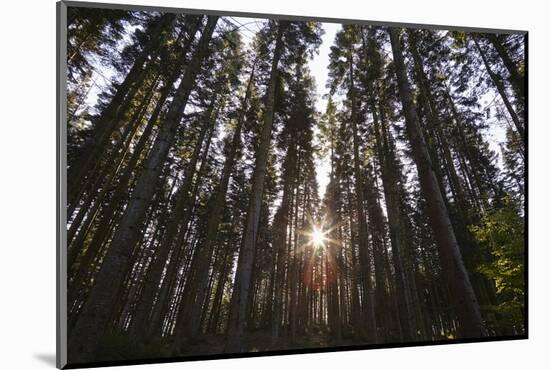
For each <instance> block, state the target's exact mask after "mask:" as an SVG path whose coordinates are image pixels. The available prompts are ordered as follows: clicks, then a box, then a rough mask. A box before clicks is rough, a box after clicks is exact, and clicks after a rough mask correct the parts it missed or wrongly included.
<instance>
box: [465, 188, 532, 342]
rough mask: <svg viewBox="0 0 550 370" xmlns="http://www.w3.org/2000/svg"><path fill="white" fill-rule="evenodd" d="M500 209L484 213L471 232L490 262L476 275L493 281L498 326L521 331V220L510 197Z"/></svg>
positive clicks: (522, 233)
mask: <svg viewBox="0 0 550 370" xmlns="http://www.w3.org/2000/svg"><path fill="white" fill-rule="evenodd" d="M502 204H503V207H502V208H499V209H496V210H493V211H490V212H486V213H485V214H483V215H482V217H481V223H480V225H476V226H472V227H471V231H472V232H473V234H474V235H475V237H476V238H477V240H478V241H479V243H480V245H481V246H482V248H484V249H485V250H486V251H487V252H489V254H490V256H491V258H490V261H489V262H486V263H484V264H482V265H481V266H480V267H479V272H481V273H482V274H483V275H485V276H486V277H487V278H489V279H491V280H493V281H494V282H495V285H496V292H497V297H498V301H499V304H498V305H497V306H496V307H493V309H494V311H495V313H496V314H497V325H498V326H499V327H501V328H506V327H507V328H510V327H513V328H515V329H516V331H520V332H521V331H522V330H523V329H522V325H523V307H524V292H525V285H524V276H525V270H524V269H525V263H524V262H525V243H524V220H523V218H522V217H521V216H520V215H519V213H518V210H517V209H516V206H515V204H514V203H513V202H512V201H511V200H510V198H509V197H505V198H504V199H503V201H502Z"/></svg>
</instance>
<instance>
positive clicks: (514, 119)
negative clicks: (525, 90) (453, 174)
mask: <svg viewBox="0 0 550 370" xmlns="http://www.w3.org/2000/svg"><path fill="white" fill-rule="evenodd" d="M473 40H474V44H475V45H476V48H477V51H478V52H479V55H481V59H482V60H483V64H484V65H485V69H486V70H487V73H488V74H489V77H490V78H491V80H492V81H493V83H494V84H495V86H496V88H497V91H498V93H499V94H500V97H501V98H502V102H503V103H504V106H505V107H506V110H508V113H509V114H510V117H511V118H512V122H514V125H515V127H516V130H517V132H518V134H519V136H520V137H521V140H523V141H525V130H524V128H523V124H522V121H523V120H520V118H519V116H518V114H517V112H516V111H515V109H514V107H513V106H512V103H511V102H510V99H508V95H507V94H506V89H505V87H504V85H503V83H502V79H501V77H500V76H498V75H497V74H496V73H495V72H493V70H492V68H491V65H490V64H489V61H488V60H487V56H486V55H485V52H484V51H483V49H482V48H481V46H480V45H479V42H478V40H477V37H476V36H473Z"/></svg>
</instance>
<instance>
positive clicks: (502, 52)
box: [487, 33, 525, 101]
mask: <svg viewBox="0 0 550 370" xmlns="http://www.w3.org/2000/svg"><path fill="white" fill-rule="evenodd" d="M487 38H488V39H489V41H491V43H492V44H493V46H494V47H495V49H496V50H497V52H498V55H499V56H500V59H502V62H503V63H504V66H505V67H506V69H507V70H508V73H509V74H510V83H511V84H512V86H513V88H514V90H515V92H516V95H517V97H518V99H520V100H521V101H523V100H524V98H525V81H524V79H523V77H522V76H521V74H520V72H519V70H518V66H517V65H516V63H514V61H513V60H512V59H511V58H510V55H508V51H507V50H506V48H505V47H504V45H502V42H501V41H500V40H499V38H498V35H496V34H493V33H488V34H487Z"/></svg>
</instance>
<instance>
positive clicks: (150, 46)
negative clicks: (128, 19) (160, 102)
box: [67, 13, 176, 204]
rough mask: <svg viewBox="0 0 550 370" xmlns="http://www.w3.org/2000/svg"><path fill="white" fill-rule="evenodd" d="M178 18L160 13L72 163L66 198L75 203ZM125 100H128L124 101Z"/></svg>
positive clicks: (70, 202) (69, 170) (68, 175)
mask: <svg viewBox="0 0 550 370" xmlns="http://www.w3.org/2000/svg"><path fill="white" fill-rule="evenodd" d="M175 19H176V15H175V14H170V13H166V14H165V15H163V16H161V19H160V20H159V22H158V24H157V25H155V27H154V29H153V33H152V35H151V37H150V39H149V42H148V43H147V45H146V46H145V48H144V49H143V51H142V52H141V53H140V54H139V56H138V57H137V58H136V60H135V61H134V64H133V66H132V68H131V69H130V72H128V75H126V78H125V79H124V81H123V82H122V84H121V85H120V86H119V87H118V89H117V92H116V94H115V96H114V97H113V99H112V100H111V102H110V103H109V105H108V106H107V108H105V109H104V110H103V112H102V113H101V116H100V118H99V119H98V120H97V121H96V122H95V125H94V127H95V129H94V132H93V135H92V137H91V138H90V139H89V140H88V141H87V142H86V143H85V144H84V145H83V146H82V149H81V150H80V151H79V154H78V155H77V157H76V159H75V161H74V162H73V163H71V166H70V167H69V169H68V173H67V201H68V204H72V203H74V202H75V201H76V199H75V194H77V192H78V191H79V190H80V185H81V184H82V182H83V181H84V179H85V177H86V175H87V174H88V171H90V169H91V167H92V166H93V164H94V161H97V159H98V158H99V157H100V156H101V154H102V153H103V151H104V150H105V148H106V145H107V143H108V140H109V137H110V136H111V135H112V133H113V132H114V130H115V129H116V128H117V124H118V122H119V117H120V116H121V115H122V114H123V113H124V112H123V111H124V110H125V109H126V108H127V107H128V105H129V104H128V102H129V101H130V100H131V99H132V98H133V94H135V92H136V91H137V89H138V87H139V84H140V81H142V80H143V78H145V73H144V70H145V68H146V67H147V66H148V63H147V58H148V57H149V56H150V55H155V54H156V52H157V51H156V50H155V48H158V47H160V46H161V45H162V44H163V42H162V39H163V38H164V37H166V35H167V34H168V30H169V29H170V27H171V26H172V24H173V22H174V21H175ZM125 102H126V103H125Z"/></svg>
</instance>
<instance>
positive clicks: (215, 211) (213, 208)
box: [182, 66, 255, 338]
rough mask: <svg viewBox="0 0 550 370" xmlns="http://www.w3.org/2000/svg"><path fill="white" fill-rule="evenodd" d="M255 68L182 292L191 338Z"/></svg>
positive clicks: (194, 332)
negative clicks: (189, 275) (204, 227)
mask: <svg viewBox="0 0 550 370" xmlns="http://www.w3.org/2000/svg"><path fill="white" fill-rule="evenodd" d="M254 68H255V66H253V67H252V72H251V74H250V77H249V79H248V84H247V87H246V92H245V95H244V97H243V100H242V102H241V107H240V111H239V117H238V118H237V127H236V128H235V131H234V133H233V138H232V140H231V143H230V147H229V151H228V152H227V155H226V160H225V163H224V167H223V170H222V177H221V181H220V183H219V185H218V187H217V188H216V190H215V191H214V193H213V194H214V195H213V196H212V197H211V199H210V201H209V206H208V207H209V208H208V209H209V212H208V214H209V215H210V217H208V221H207V225H206V237H205V239H204V242H203V245H202V247H201V248H200V250H198V251H197V253H196V254H195V257H194V258H195V259H196V261H194V262H195V263H194V269H195V271H196V273H195V274H194V275H193V276H194V281H193V283H192V284H191V282H190V283H189V284H188V285H187V289H185V295H186V297H187V298H188V300H187V302H186V300H185V298H184V302H186V303H187V304H185V305H184V307H183V310H184V313H186V314H185V316H184V317H183V318H182V320H183V321H184V323H188V325H187V329H188V330H186V331H187V333H186V334H188V335H189V337H190V338H193V337H195V336H196V335H197V334H198V332H199V328H200V327H199V322H200V321H199V320H198V317H199V315H200V308H201V307H202V304H203V302H204V299H205V297H206V290H205V288H206V274H207V273H208V266H209V263H210V260H211V259H212V253H213V251H214V244H215V242H216V235H217V233H218V227H219V223H220V220H221V216H222V210H223V209H224V207H225V200H226V194H227V188H228V185H229V180H230V178H231V174H232V172H233V169H234V166H235V161H236V157H237V152H238V150H239V146H240V143H241V131H242V127H243V124H244V121H245V113H246V107H247V104H248V100H249V98H250V94H251V91H252V83H253V81H254Z"/></svg>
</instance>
